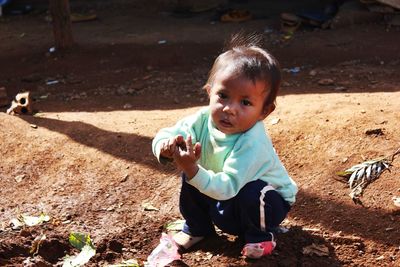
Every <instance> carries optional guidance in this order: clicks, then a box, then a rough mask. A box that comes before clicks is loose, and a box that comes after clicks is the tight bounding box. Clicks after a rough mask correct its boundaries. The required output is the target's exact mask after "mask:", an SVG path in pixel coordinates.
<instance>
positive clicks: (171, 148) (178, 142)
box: [160, 135, 186, 159]
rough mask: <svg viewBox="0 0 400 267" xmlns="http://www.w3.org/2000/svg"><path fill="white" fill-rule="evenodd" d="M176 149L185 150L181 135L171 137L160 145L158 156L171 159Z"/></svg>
mask: <svg viewBox="0 0 400 267" xmlns="http://www.w3.org/2000/svg"><path fill="white" fill-rule="evenodd" d="M178 148H181V149H183V150H186V143H185V139H184V138H183V136H182V135H177V136H175V137H171V138H170V139H168V140H166V141H164V143H162V144H161V149H160V156H161V157H164V158H169V159H172V158H173V155H174V153H175V150H176V149H178Z"/></svg>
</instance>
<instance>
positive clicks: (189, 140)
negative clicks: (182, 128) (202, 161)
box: [185, 135, 193, 154]
mask: <svg viewBox="0 0 400 267" xmlns="http://www.w3.org/2000/svg"><path fill="white" fill-rule="evenodd" d="M185 143H186V148H187V150H188V152H189V154H193V145H192V136H191V135H188V137H187V138H186V140H185Z"/></svg>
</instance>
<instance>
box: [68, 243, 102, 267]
mask: <svg viewBox="0 0 400 267" xmlns="http://www.w3.org/2000/svg"><path fill="white" fill-rule="evenodd" d="M95 254H96V250H95V249H94V248H93V247H92V246H91V245H85V246H84V247H83V248H82V250H81V252H80V253H79V254H78V255H76V256H66V257H65V258H64V261H63V265H62V266H63V267H77V266H83V265H84V264H85V263H87V262H89V260H90V258H92V257H93V256H94V255H95Z"/></svg>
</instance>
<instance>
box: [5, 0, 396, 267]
mask: <svg viewBox="0 0 400 267" xmlns="http://www.w3.org/2000/svg"><path fill="white" fill-rule="evenodd" d="M98 2H100V1H98ZM132 2H133V3H130V4H126V6H121V5H119V6H118V5H115V6H111V5H110V4H108V5H106V4H104V6H102V5H100V4H98V5H96V6H95V7H91V8H90V9H95V11H96V12H97V15H98V17H99V19H98V20H96V21H92V22H85V23H76V24H73V31H74V38H75V40H76V43H77V46H76V47H74V48H73V49H72V50H70V51H67V52H63V53H60V52H58V51H56V52H55V53H49V52H48V50H49V48H50V47H52V46H53V39H52V34H51V26H50V25H49V24H48V22H46V21H45V19H44V18H45V14H43V13H38V14H35V13H32V14H28V15H24V16H14V17H12V16H11V17H3V18H1V19H0V40H2V41H1V42H0V70H1V71H0V87H5V88H6V90H7V93H8V96H9V98H10V99H9V100H10V102H11V98H12V97H14V96H15V94H16V93H18V92H20V91H24V90H29V91H30V92H31V93H32V95H33V98H34V102H33V105H34V109H35V110H36V113H35V114H34V115H33V116H30V115H24V116H10V115H7V114H6V113H5V110H6V108H3V109H2V113H0V128H1V130H0V140H1V146H0V155H1V160H0V188H1V191H0V192H1V197H0V208H1V210H0V265H2V266H23V265H24V264H23V262H24V261H25V262H27V260H26V259H27V258H28V257H30V262H33V263H32V265H33V266H52V265H56V264H57V262H60V261H61V260H62V257H63V256H64V255H66V254H73V253H76V250H74V249H72V247H71V246H70V245H69V243H68V235H69V233H70V232H73V231H75V232H84V233H89V234H90V236H91V238H92V240H93V243H94V245H95V246H96V248H97V253H96V255H95V257H93V258H92V259H91V261H90V263H89V264H88V265H89V266H104V265H107V264H112V263H118V262H121V261H122V260H123V259H130V258H134V259H137V260H139V261H140V262H143V261H145V260H146V258H147V256H148V255H149V253H150V252H151V251H152V249H153V248H154V247H155V246H156V245H157V243H158V240H159V237H160V235H161V232H162V231H163V226H164V224H165V223H167V222H171V221H174V220H176V219H179V218H180V214H179V211H178V196H179V183H180V180H179V175H178V173H177V171H175V168H174V167H173V166H166V167H164V166H162V165H160V164H159V163H158V162H157V161H156V159H155V157H154V156H153V155H152V153H151V140H152V138H153V136H154V135H155V133H156V132H157V130H158V129H160V128H162V127H166V126H170V125H172V124H174V123H175V122H176V121H177V120H178V119H180V118H182V117H183V116H185V115H188V114H191V113H193V112H195V111H196V110H197V109H198V108H199V107H200V106H204V105H207V95H206V94H205V93H204V92H203V91H202V89H201V87H202V85H203V83H204V82H205V80H206V78H207V72H208V70H209V68H210V66H211V64H212V62H213V60H214V58H215V57H216V56H217V55H218V53H220V52H221V50H222V47H223V43H224V40H226V39H227V38H228V37H229V35H230V34H231V33H235V32H238V31H239V30H241V29H246V30H255V31H261V32H263V31H264V29H265V28H266V27H267V26H268V27H269V28H270V29H273V31H272V32H269V31H268V33H265V36H266V46H267V47H268V49H270V50H271V51H272V53H273V54H274V55H275V56H276V57H277V59H278V60H279V61H280V62H281V65H282V68H287V69H289V68H292V67H300V72H299V73H297V74H292V73H289V72H283V73H284V83H283V87H282V90H281V92H280V95H279V97H278V99H277V109H276V111H274V112H273V113H272V114H271V115H270V117H269V118H267V119H266V120H265V127H266V128H267V129H268V131H269V134H270V136H271V138H272V140H273V143H274V144H275V147H276V150H277V152H278V154H279V155H280V157H281V160H282V162H283V163H284V164H285V166H286V168H287V170H288V172H289V173H290V175H291V176H292V177H293V178H294V180H295V181H296V182H297V183H298V185H299V189H300V190H299V194H298V199H297V202H296V203H295V205H294V206H293V209H292V210H291V212H290V214H289V216H288V218H287V220H285V221H284V224H283V225H284V226H285V227H286V228H288V229H289V232H288V233H285V234H280V235H279V236H278V241H277V244H278V245H277V249H276V250H275V251H274V253H273V254H272V255H271V256H269V257H265V258H263V259H261V260H258V261H249V260H246V259H244V258H242V257H241V256H240V250H241V248H242V245H243V244H242V243H241V242H240V240H236V239H234V238H233V237H231V236H225V235H221V236H220V237H218V238H214V239H212V240H206V241H204V242H202V243H200V244H199V245H198V246H196V247H195V248H194V249H193V250H192V251H189V252H188V253H185V254H184V255H183V257H182V261H180V262H174V263H173V265H174V266H247V265H248V266H400V247H399V246H400V211H399V209H398V208H396V207H395V206H394V205H393V201H392V197H395V196H399V195H400V169H399V166H400V163H399V162H400V161H399V159H395V161H394V162H393V167H392V170H391V172H384V173H383V174H382V175H381V177H380V178H379V179H378V180H376V181H375V182H373V183H372V184H370V185H369V186H368V187H367V188H366V190H365V193H364V195H363V197H362V201H363V204H364V206H360V205H355V204H354V203H353V202H352V200H351V199H350V197H349V195H348V194H349V192H350V191H349V188H348V186H347V185H346V184H345V183H342V182H340V181H338V180H337V179H335V178H337V176H336V175H335V173H336V172H337V171H340V170H344V169H347V168H349V167H351V166H352V165H355V164H357V163H360V162H362V161H364V160H366V159H371V158H375V157H378V156H381V155H388V154H390V153H393V152H394V151H395V150H396V149H397V148H398V147H399V146H400V136H399V132H400V127H399V125H400V116H399V114H400V104H399V103H400V92H399V89H400V87H399V84H400V83H399V82H400V75H399V73H400V57H399V55H400V46H399V43H400V29H399V28H396V27H390V28H389V27H387V26H386V25H385V24H384V23H383V22H378V23H373V24H364V25H348V26H345V27H342V28H339V29H328V30H318V29H316V30H312V29H304V28H302V29H299V30H298V31H297V32H295V34H294V35H293V37H292V38H290V39H288V40H284V39H283V38H282V34H281V32H280V31H279V27H277V25H279V22H277V20H276V19H275V18H271V19H258V20H252V21H248V22H245V23H241V24H235V23H232V24H230V23H226V24H223V23H219V22H216V23H210V16H211V15H210V14H211V13H201V14H197V15H194V16H192V17H188V18H177V17H174V16H171V15H170V14H169V13H166V12H165V10H164V9H161V8H155V7H153V6H151V5H150V4H148V5H145V4H140V2H139V1H132ZM91 3H94V1H92V2H91ZM160 40H166V43H165V44H159V43H158V41H160ZM312 70H313V72H311V71H312ZM310 72H311V74H312V75H311V74H310ZM50 79H55V80H58V81H59V83H58V84H55V85H47V84H46V81H48V80H50ZM321 79H332V80H333V84H332V85H328V86H321V85H319V84H318V81H319V80H321ZM276 118H279V122H278V123H277V124H273V123H271V122H272V120H273V119H276ZM33 125H36V126H37V128H34V127H32V126H33ZM376 128H380V129H382V131H383V133H384V134H383V135H379V136H374V135H366V134H365V131H366V130H368V129H376ZM19 175H24V176H23V179H22V181H20V182H17V181H16V180H15V177H17V176H19ZM145 203H150V204H152V205H153V206H155V207H156V208H158V210H157V211H146V210H145V209H144V207H143V204H145ZM41 212H45V213H46V214H48V215H49V216H50V217H51V220H50V221H49V222H48V223H45V224H42V225H39V226H34V227H26V228H24V229H23V230H11V228H10V227H9V221H10V220H11V219H13V218H16V217H18V216H19V215H20V214H30V215H38V214H40V213H41ZM42 234H45V235H46V239H45V240H44V241H43V243H42V245H41V246H40V248H39V251H38V254H37V255H35V256H33V255H31V254H30V252H29V250H30V249H31V246H32V243H33V240H34V239H35V238H36V237H37V236H40V235H42ZM311 244H317V245H324V246H326V247H328V248H329V255H328V256H317V255H305V254H304V253H303V248H305V247H307V246H308V245H311ZM25 265H26V264H25Z"/></svg>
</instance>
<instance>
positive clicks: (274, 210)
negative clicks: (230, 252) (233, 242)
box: [179, 176, 290, 243]
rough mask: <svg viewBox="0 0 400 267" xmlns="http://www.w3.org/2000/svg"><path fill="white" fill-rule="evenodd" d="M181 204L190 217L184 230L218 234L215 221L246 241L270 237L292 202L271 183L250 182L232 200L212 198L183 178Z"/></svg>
mask: <svg viewBox="0 0 400 267" xmlns="http://www.w3.org/2000/svg"><path fill="white" fill-rule="evenodd" d="M179 208H180V211H181V213H182V216H183V217H184V219H185V220H186V223H185V225H184V228H183V232H185V233H187V234H190V235H192V236H208V235H214V234H215V229H214V224H215V225H216V226H217V227H218V228H219V229H221V230H222V231H223V232H225V233H228V234H232V235H237V236H240V237H241V238H244V240H245V242H246V243H258V242H263V241H270V240H271V238H272V235H271V232H272V231H273V230H274V228H276V227H278V226H279V224H280V223H281V222H282V221H283V220H284V219H285V217H286V215H287V213H288V212H289V210H290V205H289V204H288V203H287V202H286V201H285V200H284V199H283V198H282V197H281V195H279V193H278V192H276V191H275V190H274V189H273V188H272V187H271V186H269V185H268V183H266V182H264V181H261V180H257V181H253V182H250V183H248V184H246V185H245V186H244V187H243V188H242V189H241V190H240V191H239V193H238V194H237V195H236V196H235V197H233V198H231V199H228V200H224V201H218V200H215V199H213V198H210V197H208V196H206V195H204V194H202V193H200V191H199V190H197V189H196V188H195V187H193V186H192V185H190V184H188V183H187V182H186V181H185V177H184V176H183V179H182V189H181V194H180V203H179Z"/></svg>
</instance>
